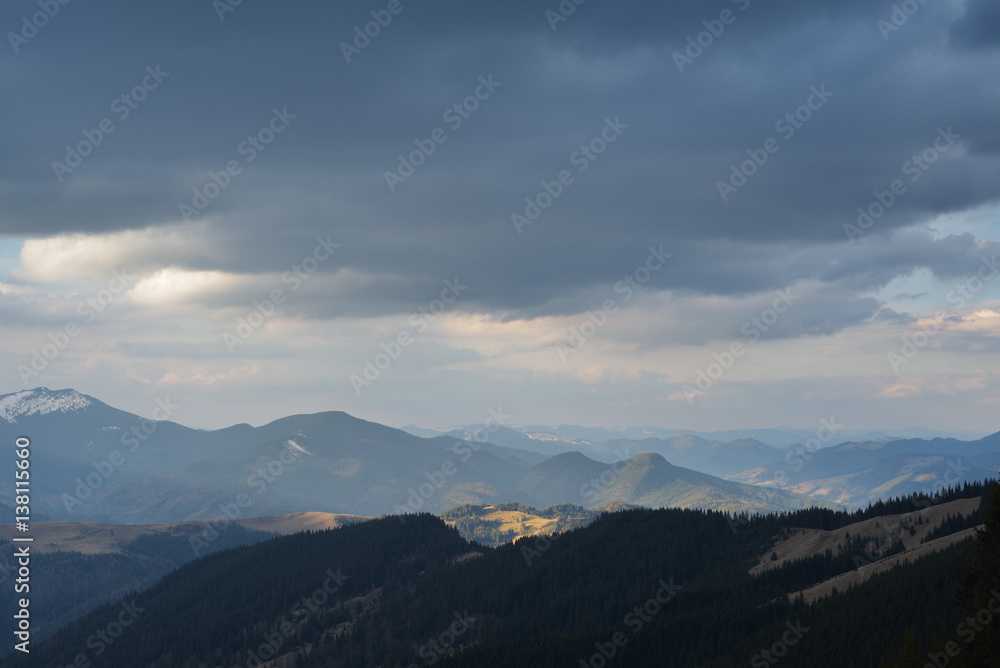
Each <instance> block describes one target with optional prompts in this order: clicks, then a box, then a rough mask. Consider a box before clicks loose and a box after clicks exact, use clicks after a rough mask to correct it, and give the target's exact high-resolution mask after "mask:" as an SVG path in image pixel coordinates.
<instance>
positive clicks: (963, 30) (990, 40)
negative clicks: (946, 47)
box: [951, 0, 1000, 49]
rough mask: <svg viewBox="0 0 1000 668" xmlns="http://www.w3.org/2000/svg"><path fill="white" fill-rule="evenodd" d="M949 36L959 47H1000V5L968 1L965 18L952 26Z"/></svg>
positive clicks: (984, 1)
mask: <svg viewBox="0 0 1000 668" xmlns="http://www.w3.org/2000/svg"><path fill="white" fill-rule="evenodd" d="M951 36H952V38H953V39H954V40H955V42H956V43H957V44H958V45H959V46H965V47H969V48H974V49H976V48H996V47H998V46H1000V5H998V4H997V3H995V2H992V0H969V2H968V3H967V4H966V11H965V16H963V17H962V18H961V19H960V20H958V21H956V22H955V24H954V25H953V26H952V29H951Z"/></svg>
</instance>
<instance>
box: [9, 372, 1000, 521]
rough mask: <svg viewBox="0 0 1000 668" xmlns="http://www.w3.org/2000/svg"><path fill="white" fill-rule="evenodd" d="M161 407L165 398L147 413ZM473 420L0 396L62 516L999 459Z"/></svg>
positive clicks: (796, 492) (259, 510)
mask: <svg viewBox="0 0 1000 668" xmlns="http://www.w3.org/2000/svg"><path fill="white" fill-rule="evenodd" d="M171 412H172V411H171V404H170V401H169V400H163V401H161V402H160V405H159V406H158V408H157V411H156V414H157V417H169V415H170V414H171ZM581 429H583V428H581ZM562 431H563V432H567V431H570V430H569V429H568V428H564V429H563V430H562ZM483 433H484V430H482V429H480V430H478V432H477V431H475V430H461V429H459V430H452V431H450V432H446V433H438V434H437V435H430V436H429V437H425V436H418V435H414V434H411V433H407V432H406V431H403V430H400V429H394V428H391V427H387V426H384V425H379V424H376V423H373V422H368V421H365V420H360V419H358V418H354V417H352V416H350V415H348V414H346V413H342V412H324V413H317V414H311V415H294V416H289V417H286V418H282V419H279V420H275V421H273V422H270V423H268V424H265V425H262V426H259V427H252V426H250V425H248V424H239V425H234V426H231V427H227V428H225V429H219V430H214V431H206V430H199V429H191V428H188V427H185V426H183V425H180V424H177V423H175V422H171V421H169V420H168V419H162V420H150V419H145V418H142V417H139V416H136V415H133V414H131V413H127V412H125V411H121V410H118V409H115V408H113V407H111V406H108V405H106V404H104V403H103V402H101V401H99V400H97V399H95V398H93V397H89V396H87V395H84V394H81V393H79V392H76V391H75V390H71V389H65V390H49V389H47V388H36V389H34V390H26V391H23V392H18V393H14V394H8V395H4V396H0V439H2V440H3V441H4V442H13V441H14V439H16V438H17V437H19V436H28V437H29V438H30V439H31V441H32V446H31V449H32V470H33V476H32V479H33V484H34V488H33V512H34V513H36V517H39V518H46V519H57V520H74V521H105V522H116V523H135V524H148V523H169V522H178V521H184V520H200V519H210V518H218V517H234V516H238V517H252V516H262V515H283V514H290V513H298V512H328V513H340V514H352V515H364V516H377V515H382V514H399V513H413V512H432V513H440V512H443V511H445V510H448V509H450V508H453V507H455V506H458V505H462V504H480V505H490V504H496V503H506V502H515V501H516V502H521V503H525V504H527V505H532V506H537V507H545V506H550V505H554V504H560V503H572V504H577V505H581V506H584V507H587V508H600V507H605V506H607V505H609V504H629V505H641V506H649V507H690V508H712V509H717V510H724V511H727V512H742V511H749V512H766V511H776V510H789V509H796V508H804V507H807V506H810V505H821V506H827V507H837V506H838V505H844V506H860V505H864V504H865V503H868V502H870V501H871V500H874V499H877V498H884V497H888V496H890V495H897V494H901V493H902V494H906V493H909V492H912V491H928V490H930V491H933V489H934V487H935V486H937V487H938V488H940V487H941V486H943V485H944V484H956V483H961V482H963V481H966V480H981V479H985V478H986V477H989V476H990V475H995V473H996V472H997V470H998V468H1000V434H995V435H993V436H989V437H986V438H982V439H979V440H976V441H959V440H956V439H952V438H950V439H940V438H936V439H932V440H921V439H889V440H885V439H883V440H881V441H870V442H866V443H853V442H848V443H839V444H837V445H826V447H822V448H820V449H818V450H815V449H812V448H811V447H807V446H802V445H798V444H795V445H791V446H787V447H784V448H778V447H774V446H772V445H767V444H765V443H763V442H761V441H758V440H756V439H752V438H738V439H735V440H732V441H728V442H722V441H713V440H707V439H704V438H702V437H700V436H696V435H690V434H685V435H675V436H669V437H667V438H643V439H641V440H631V439H627V438H621V437H620V433H618V432H614V430H608V431H607V432H606V433H608V434H609V435H612V436H615V437H614V438H610V439H608V440H604V441H586V442H584V441H582V440H578V439H576V440H574V439H573V437H571V436H568V435H559V434H553V435H551V437H540V436H539V435H538V434H539V433H540V432H532V433H531V434H527V433H525V432H523V431H518V430H514V429H508V428H504V427H501V428H496V429H495V430H494V431H492V432H490V433H488V440H484V439H483V438H482V434H483ZM805 442H806V443H807V444H808V443H809V441H808V440H807V441H805ZM10 461H11V462H12V461H13V460H12V459H11V460H10ZM4 465H5V466H10V465H11V464H7V463H4ZM11 501H12V499H11V497H10V490H8V489H3V490H0V504H3V505H4V506H5V507H4V511H5V512H6V513H7V514H8V515H10V508H9V507H8V506H9V505H10V503H11Z"/></svg>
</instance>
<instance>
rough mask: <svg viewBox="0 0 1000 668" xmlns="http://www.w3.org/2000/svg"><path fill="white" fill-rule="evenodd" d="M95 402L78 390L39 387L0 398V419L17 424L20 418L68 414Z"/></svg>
mask: <svg viewBox="0 0 1000 668" xmlns="http://www.w3.org/2000/svg"><path fill="white" fill-rule="evenodd" d="M92 404H93V402H92V401H91V400H90V399H88V398H87V397H85V396H84V395H82V394H80V393H79V392H77V391H76V390H56V391H53V390H50V389H49V388H47V387H38V388H35V389H34V390H24V391H23V392H15V393H14V394H5V395H3V396H0V419H3V420H6V421H7V422H17V418H19V417H27V416H29V415H46V414H48V413H68V412H70V411H79V410H83V409H85V408H87V407H88V406H91V405H92Z"/></svg>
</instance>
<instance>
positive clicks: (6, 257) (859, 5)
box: [0, 0, 1000, 431]
mask: <svg viewBox="0 0 1000 668" xmlns="http://www.w3.org/2000/svg"><path fill="white" fill-rule="evenodd" d="M51 5H52V6H51V7H49V9H48V11H49V14H52V15H51V16H48V15H46V14H45V7H46V6H48V5H47V3H46V2H45V1H44V0H43V1H42V2H37V1H36V2H28V1H27V0H3V1H2V2H0V27H2V28H3V32H4V33H5V35H6V37H5V40H4V41H5V43H4V44H3V45H2V47H0V50H2V51H3V56H2V59H0V78H2V86H3V91H4V103H3V105H0V119H2V121H3V122H2V123H0V193H2V195H0V196H2V201H3V206H2V207H0V233H2V234H4V235H6V237H5V238H4V240H3V241H0V331H2V338H0V366H2V368H3V376H2V378H3V380H2V383H0V393H6V392H15V391H19V390H22V389H24V388H33V387H38V386H46V387H50V388H65V387H72V388H75V389H77V390H80V391H81V392H85V393H87V394H91V395H94V396H96V397H98V398H100V399H102V400H103V401H105V402H107V403H110V404H112V405H114V406H116V407H119V408H123V409H126V410H130V411H133V412H136V413H139V414H142V415H150V414H151V413H152V411H153V409H154V408H155V401H156V399H158V398H163V397H169V398H170V399H171V400H172V401H173V402H174V403H176V404H178V405H180V407H181V408H180V409H179V410H178V411H177V413H176V414H175V415H174V416H173V418H174V419H175V420H176V421H179V422H182V423H185V424H189V425H192V426H197V427H205V428H214V427H221V426H225V425H228V424H232V423H238V422H249V423H251V424H262V423H264V422H266V421H269V420H271V419H274V418H278V417H281V416H284V415H288V414H292V413H301V412H316V411H321V410H344V411H347V412H349V413H352V414H354V415H357V416H359V417H363V418H366V419H371V420H376V421H379V422H383V423H387V424H391V425H397V426H398V425H402V424H406V423H410V422H414V423H418V424H425V425H434V426H448V425H453V424H471V423H476V422H480V421H482V420H485V419H486V417H488V411H489V410H490V409H496V408H497V407H502V408H503V410H504V413H505V414H507V415H509V416H511V417H510V419H511V421H512V422H513V423H551V424H554V423H576V424H584V425H594V426H599V425H616V424H631V425H639V424H645V425H659V426H665V427H676V428H697V429H706V430H709V429H723V428H744V427H767V426H777V425H788V426H794V427H810V426H814V425H818V424H819V420H820V419H821V418H822V417H829V416H835V417H836V418H837V419H838V421H840V422H841V423H844V424H846V425H848V426H850V427H852V428H874V427H882V428H896V427H905V426H912V425H915V426H924V427H929V428H938V429H951V428H963V429H976V430H982V431H995V430H997V429H1000V424H998V423H997V420H996V415H997V412H998V408H1000V280H995V279H996V278H997V274H998V272H1000V268H997V267H996V264H995V262H996V259H995V258H996V256H997V255H998V251H1000V126H998V124H997V118H998V117H1000V79H998V78H997V72H998V71H1000V6H998V5H997V3H996V2H995V1H994V0H933V1H931V2H927V3H926V4H921V3H920V2H918V1H917V0H909V2H903V3H897V4H896V5H894V4H893V3H892V2H889V0H878V1H876V2H872V1H871V0H865V1H861V0H836V1H833V0H830V1H825V0H824V1H820V2H800V1H798V0H772V1H771V2H763V0H735V1H732V2H730V1H729V0H725V1H723V0H719V1H716V2H697V3H696V2H688V1H685V2H671V3H662V2H651V1H650V2H645V1H636V2H629V3H624V4H622V3H612V2H609V1H607V0H589V1H588V2H584V3H583V4H581V5H576V4H574V3H572V2H569V1H566V2H563V3H562V5H560V4H559V2H558V1H557V0H550V1H548V2H544V1H543V2H525V1H522V0H508V1H507V2H504V3H473V2H457V1H454V2H439V1H436V0H415V1H411V0H394V1H393V2H389V1H388V0H387V1H386V2H382V1H381V0H376V1H368V2H358V1H355V0H348V1H345V2H337V3H327V2H304V1H298V2H282V3H269V2H268V3H265V2H242V3H239V4H235V0H232V1H231V0H216V1H215V2H212V1H211V0H177V1H175V2H171V3H149V2H142V3H137V2H124V1H119V0H109V1H107V2H101V3H82V2H81V3H77V2H70V3H67V4H58V3H56V2H55V1H54V0H53V1H52V2H51ZM366 33H367V34H366Z"/></svg>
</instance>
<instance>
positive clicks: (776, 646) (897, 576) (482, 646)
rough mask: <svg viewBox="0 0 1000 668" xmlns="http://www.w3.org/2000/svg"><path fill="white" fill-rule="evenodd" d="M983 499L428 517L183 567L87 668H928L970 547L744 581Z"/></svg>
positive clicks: (39, 654) (984, 573)
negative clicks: (808, 542) (507, 522)
mask: <svg viewBox="0 0 1000 668" xmlns="http://www.w3.org/2000/svg"><path fill="white" fill-rule="evenodd" d="M988 491H989V490H988V488H987V487H986V486H983V485H979V486H976V485H968V486H965V487H963V488H962V489H952V490H948V491H947V492H946V493H944V494H941V495H939V496H937V497H935V498H934V499H928V498H926V497H920V496H914V497H910V498H906V499H896V500H893V501H891V502H887V503H881V504H878V505H876V506H872V507H869V508H868V509H865V510H863V511H857V512H854V513H847V512H835V511H831V510H825V509H812V510H803V511H796V512H791V513H784V514H781V515H767V516H753V517H737V518H733V517H730V516H729V515H727V514H725V513H721V512H716V511H693V510H679V509H669V510H644V509H630V510H623V511H620V512H612V513H606V514H604V515H602V516H601V517H600V518H598V519H597V520H596V521H594V522H593V523H592V524H590V525H589V526H587V527H586V528H580V529H575V530H571V531H568V532H566V533H562V534H556V535H554V536H552V537H544V536H533V537H527V538H523V539H521V540H518V541H517V542H515V543H513V544H505V545H501V546H500V547H498V548H495V549H491V548H486V547H483V546H480V545H477V544H474V543H470V542H468V541H466V540H465V539H463V538H462V537H461V536H459V534H458V532H457V530H456V529H454V528H449V527H448V526H446V525H445V524H444V522H443V521H442V520H441V519H439V518H436V517H433V516H430V515H409V516H405V517H384V518H380V519H377V520H372V521H369V522H364V523H361V524H356V525H352V526H348V527H345V528H341V529H336V530H330V531H320V532H312V533H303V534H297V535H293V536H287V537H282V538H277V539H274V540H270V541H266V542H264V543H261V544H258V545H255V546H252V547H246V548H235V549H231V550H226V551H223V552H219V553H216V554H213V555H209V556H207V557H205V558H203V559H199V560H198V561H196V562H192V563H190V564H187V565H186V566H184V567H182V568H180V569H178V570H177V571H175V572H174V573H171V574H170V575H168V576H167V577H165V578H164V579H163V580H162V581H161V582H160V583H158V584H157V585H156V586H154V587H152V588H151V589H148V590H146V591H144V592H141V593H138V594H135V595H134V596H129V597H126V603H127V604H128V605H130V606H132V608H131V609H134V610H139V611H140V612H139V613H138V615H137V617H136V619H135V621H134V624H133V625H132V626H130V627H129V628H127V629H124V630H123V631H121V632H120V637H117V638H115V639H114V641H113V642H111V643H106V644H104V645H102V646H101V650H102V651H101V655H100V659H101V660H102V661H104V662H107V663H105V664H104V665H114V666H122V667H127V666H136V667H138V666H180V665H191V666H195V665H199V664H204V665H226V666H232V665H258V664H257V663H256V662H255V661H256V660H257V659H261V660H268V659H271V658H275V657H285V658H284V659H283V661H284V662H287V663H282V664H281V665H295V666H372V665H382V666H412V665H429V664H431V663H435V664H436V665H442V666H477V667H478V666H509V665H539V666H566V667H567V668H569V667H570V666H573V667H577V666H580V665H591V666H600V665H604V664H605V663H610V659H611V658H613V659H614V661H615V662H617V664H618V665H628V666H663V665H682V666H720V667H721V666H733V665H746V664H747V663H750V664H751V665H760V666H763V665H771V663H772V661H770V660H769V658H768V657H770V659H774V658H777V657H782V661H783V665H787V666H844V665H874V664H875V663H877V662H878V659H879V658H880V657H883V656H886V655H887V654H888V653H891V652H895V651H896V650H897V648H899V647H901V646H902V645H903V642H904V639H905V637H906V634H907V632H908V631H909V632H912V633H914V634H915V637H916V638H920V639H921V642H923V643H924V644H927V645H928V646H927V647H921V650H922V651H923V652H926V651H929V650H930V649H931V647H930V646H929V645H930V642H931V639H932V638H938V639H947V638H949V637H950V636H952V635H954V629H955V624H956V621H957V619H958V618H959V617H960V615H961V613H962V609H961V608H959V607H957V606H956V605H955V604H954V603H953V602H952V597H953V593H954V592H955V591H956V587H957V586H958V585H959V581H960V579H961V577H962V574H963V573H964V572H966V571H965V570H963V569H965V568H966V566H967V565H968V564H971V563H974V562H973V560H972V559H971V557H972V556H973V555H974V554H979V555H980V558H981V557H982V552H981V550H979V551H978V552H977V548H976V547H975V546H974V545H973V542H972V541H970V540H967V541H964V542H961V543H959V544H957V545H954V546H952V547H950V548H948V549H945V550H943V551H941V552H938V553H935V554H933V555H931V556H929V557H926V558H924V559H921V560H919V561H917V562H915V563H913V564H908V565H905V566H900V567H898V568H896V569H895V570H892V571H890V572H887V573H884V574H882V575H879V576H877V577H874V578H872V579H871V580H869V581H868V582H866V583H864V584H863V585H860V586H858V587H856V588H854V589H852V590H851V591H847V592H839V593H836V594H834V595H832V596H829V597H827V598H824V599H821V600H819V601H818V602H817V603H815V604H812V605H807V604H806V603H805V602H804V601H802V600H801V599H798V600H789V597H788V595H787V594H788V593H789V592H791V591H795V590H796V589H799V588H801V587H803V586H805V585H808V584H814V583H815V582H817V581H818V580H819V579H823V578H826V577H829V575H830V574H831V573H835V572H837V571H839V570H843V569H844V568H848V569H850V568H853V567H854V565H853V562H851V560H848V559H839V557H838V555H831V558H830V560H827V561H824V560H822V559H821V562H822V563H820V564H819V566H820V567H817V566H816V565H815V564H814V565H808V564H803V563H800V562H793V563H790V564H787V565H784V566H781V567H778V568H776V569H773V570H770V571H768V572H767V573H766V574H765V575H762V576H759V577H757V576H752V575H750V573H749V571H750V569H751V568H752V567H753V566H754V565H755V564H757V563H758V562H759V561H760V559H761V557H762V556H766V555H767V554H768V553H769V551H770V550H771V549H772V547H773V546H774V544H775V541H776V540H777V539H778V538H780V537H781V536H782V535H783V534H784V533H787V532H788V531H789V530H790V529H792V528H814V529H832V528H838V527H846V526H849V525H850V524H852V523H854V522H857V521H859V520H863V519H870V518H877V517H880V516H882V515H888V514H898V513H899V512H907V511H910V510H913V509H914V508H918V507H921V506H922V505H923V506H926V505H929V504H932V503H941V502H944V501H946V500H951V499H957V498H968V497H983V496H984V495H985V494H987V492H988ZM993 513H994V515H995V511H993ZM985 518H986V517H985V516H984V519H985ZM986 526H987V527H990V526H991V525H990V523H989V522H987V524H986ZM993 526H994V528H993V529H992V530H993V531H995V525H993ZM989 539H990V537H989V536H986V538H985V539H983V538H981V539H978V540H979V542H980V543H982V542H983V540H989ZM841 556H842V555H841ZM838 559H839V560H838ZM827 562H829V563H827ZM976 563H978V562H976ZM990 568H991V566H990V565H989V564H984V563H980V565H979V566H978V570H976V571H974V573H976V579H975V580H974V582H973V583H972V585H970V586H971V587H972V589H971V590H970V591H980V590H982V589H983V587H984V583H985V582H986V581H987V579H988V578H989V577H994V575H991V573H993V572H992V571H990V570H989V569H990ZM977 588H978V589H977ZM986 591H988V589H987V590H986ZM980 596H981V594H980ZM980 600H982V599H981V598H980ZM121 614H122V608H120V607H119V606H116V605H109V606H105V607H104V608H102V609H100V610H98V611H95V612H94V613H92V614H90V615H87V616H86V617H84V618H82V619H81V620H79V621H78V622H76V623H74V624H72V625H71V626H70V627H68V628H67V629H65V630H64V631H63V632H60V633H59V634H57V635H56V637H54V638H53V639H51V640H50V641H49V642H48V643H46V644H44V645H42V646H40V647H38V648H37V651H36V652H35V653H33V655H32V657H31V660H30V661H28V660H26V659H21V658H18V659H14V660H13V661H12V662H11V665H13V666H27V665H32V666H45V667H55V666H59V665H65V664H67V663H70V662H72V661H73V660H74V657H76V656H77V655H78V654H83V655H84V656H85V657H89V659H91V660H94V659H96V658H98V657H97V656H96V654H97V652H96V650H94V649H92V648H88V644H87V642H88V638H90V637H92V636H94V634H95V633H99V632H100V631H101V630H105V629H107V628H109V625H113V624H114V622H115V620H116V619H118V618H119V615H121ZM98 637H99V636H98ZM967 655H968V656H973V654H972V652H971V651H970V652H969V653H968V654H967ZM255 657H256V659H255ZM581 662H582V663H581ZM95 665H96V664H95ZM953 665H956V664H953ZM986 665H988V664H986Z"/></svg>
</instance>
